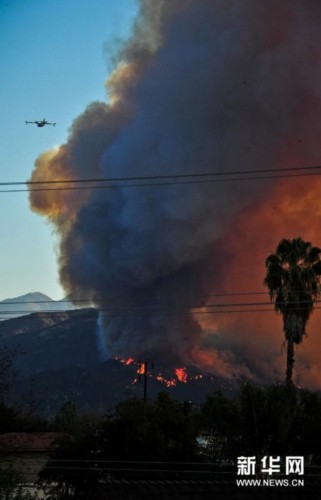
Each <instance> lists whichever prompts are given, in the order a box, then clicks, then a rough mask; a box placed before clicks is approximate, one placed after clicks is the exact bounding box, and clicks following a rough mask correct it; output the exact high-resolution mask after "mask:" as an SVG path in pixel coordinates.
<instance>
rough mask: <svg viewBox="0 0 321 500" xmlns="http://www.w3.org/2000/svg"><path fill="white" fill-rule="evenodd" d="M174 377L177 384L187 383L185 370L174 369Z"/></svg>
mask: <svg viewBox="0 0 321 500" xmlns="http://www.w3.org/2000/svg"><path fill="white" fill-rule="evenodd" d="M175 375H176V377H177V379H178V380H179V382H183V383H184V384H186V382H187V371H186V368H185V367H184V368H175Z"/></svg>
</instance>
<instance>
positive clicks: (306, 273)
mask: <svg viewBox="0 0 321 500" xmlns="http://www.w3.org/2000/svg"><path fill="white" fill-rule="evenodd" d="M265 265H266V268H267V273H266V276H265V279H264V284H265V285H266V286H267V287H268V289H269V292H270V299H271V301H273V300H274V309H275V311H277V312H280V313H281V314H282V317H283V331H284V335H285V340H284V343H283V345H284V346H285V345H286V347H287V360H286V383H287V384H288V385H291V383H292V372H293V366H294V344H300V343H301V342H302V340H303V337H304V336H305V335H306V331H305V328H306V324H307V322H308V320H309V318H310V316H311V313H312V311H313V309H314V304H315V303H316V301H317V299H318V297H319V295H320V275H321V249H320V248H318V247H313V246H312V245H311V243H309V242H306V241H304V240H303V239H302V238H294V239H293V240H288V239H283V240H281V241H280V243H279V244H278V246H277V247H276V250H275V252H274V253H272V254H271V255H269V256H268V257H267V259H266V261H265Z"/></svg>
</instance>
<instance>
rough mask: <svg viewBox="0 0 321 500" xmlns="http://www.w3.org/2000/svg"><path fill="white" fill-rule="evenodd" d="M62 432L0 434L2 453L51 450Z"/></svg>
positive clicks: (0, 450)
mask: <svg viewBox="0 0 321 500" xmlns="http://www.w3.org/2000/svg"><path fill="white" fill-rule="evenodd" d="M60 435H61V434H59V433H57V432H7V433H6V434H0V453H1V452H6V453H7V452H9V451H10V452H13V451H15V452H17V451H49V450H52V449H53V448H54V447H55V441H56V440H57V438H58V437H59V436H60Z"/></svg>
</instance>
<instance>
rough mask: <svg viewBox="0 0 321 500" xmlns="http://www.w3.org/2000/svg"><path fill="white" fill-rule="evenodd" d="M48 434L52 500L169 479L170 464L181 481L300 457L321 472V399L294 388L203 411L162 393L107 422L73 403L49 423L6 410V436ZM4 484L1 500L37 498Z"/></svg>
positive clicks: (44, 477)
mask: <svg viewBox="0 0 321 500" xmlns="http://www.w3.org/2000/svg"><path fill="white" fill-rule="evenodd" d="M41 431H54V432H56V441H55V445H56V446H55V449H54V451H53V452H52V453H51V456H50V457H49V460H48V461H47V463H46V465H45V467H44V468H43V469H42V471H41V473H40V479H39V484H42V487H43V488H45V489H46V490H50V494H51V497H50V498H52V499H55V498H57V499H60V498H61V499H63V498H76V499H79V500H80V499H82V498H87V497H86V496H85V495H86V494H87V493H88V491H89V490H90V488H91V487H92V484H93V482H94V481H96V480H97V478H103V477H110V475H111V474H112V475H113V477H119V478H123V477H127V478H128V477H129V476H130V475H133V474H135V477H145V478H146V474H147V472H148V474H150V475H151V477H155V476H156V475H157V474H158V475H159V474H160V473H162V474H163V475H164V474H167V477H169V476H170V474H171V470H170V468H168V467H166V465H164V464H173V463H175V467H174V469H175V474H176V476H175V477H177V475H178V474H179V472H180V471H181V474H183V472H184V473H185V474H188V476H189V477H191V475H192V474H197V471H198V470H199V469H200V468H201V469H202V466H204V467H203V469H202V470H205V469H206V467H209V465H210V464H214V465H215V464H216V465H219V466H220V467H221V468H222V467H223V468H224V467H225V468H226V470H227V469H228V468H229V467H230V469H231V468H232V469H233V471H234V474H235V473H236V466H235V463H236V459H237V457H238V456H256V457H258V458H260V457H263V456H266V455H269V456H272V455H280V456H287V455H294V456H298V455H299V456H304V457H305V465H306V466H308V465H310V466H318V465H321V398H320V396H319V395H318V394H316V393H313V392H311V391H309V390H302V389H297V388H295V387H294V386H291V387H289V386H288V385H271V386H265V387H261V386H255V385H252V384H245V385H244V386H243V388H242V389H241V391H240V393H239V395H238V396H237V397H235V398H230V397H227V396H226V395H224V394H223V393H222V392H215V393H213V394H211V395H208V396H207V398H206V399H205V401H204V402H203V404H201V405H194V404H193V403H192V402H185V403H180V402H178V401H176V400H175V399H173V398H172V397H170V395H169V394H167V393H165V392H163V393H159V394H158V397H157V398H156V399H155V400H153V401H146V402H144V401H143V400H141V399H138V398H133V399H127V400H124V401H123V402H121V403H120V404H118V405H117V406H116V407H115V408H114V409H113V411H111V412H110V413H108V414H106V415H103V416H97V415H93V414H91V415H81V414H79V413H78V412H77V409H76V407H75V405H74V404H73V403H72V402H67V403H66V404H65V405H64V406H63V407H62V408H61V410H60V411H59V413H58V414H57V415H56V417H55V419H54V420H52V421H50V422H48V421H45V420H41V419H38V418H35V417H34V416H30V415H29V416H28V415H22V414H19V412H18V411H16V410H14V409H12V408H7V407H6V406H5V405H4V404H1V405H0V432H1V434H4V433H8V432H41ZM155 463H159V464H160V463H161V464H162V466H157V467H156V466H155ZM146 464H148V467H147V465H146ZM191 464H193V467H192V468H191ZM2 466H3V464H2ZM2 468H3V467H2ZM147 469H148V471H147ZM166 469H167V470H166ZM8 477H10V481H9V480H8ZM0 481H1V486H0V490H1V491H0V497H1V498H2V499H8V500H11V499H19V498H20V499H27V498H32V497H28V496H26V495H27V494H23V493H22V492H20V493H19V492H18V490H17V489H15V488H16V485H17V482H19V481H18V477H15V476H14V475H12V474H11V475H10V476H9V475H8V474H6V471H4V472H3V473H2V475H1V476H0ZM24 495H25V496H24ZM33 498H35V497H33Z"/></svg>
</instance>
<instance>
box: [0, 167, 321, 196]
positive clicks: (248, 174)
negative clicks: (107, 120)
mask: <svg viewBox="0 0 321 500" xmlns="http://www.w3.org/2000/svg"><path fill="white" fill-rule="evenodd" d="M320 169H321V165H316V166H311V167H307V166H305V167H292V168H279V169H277V168H275V169H261V170H247V171H240V172H237V171H229V172H207V173H194V174H170V175H155V176H137V177H110V178H91V179H90V178H88V179H73V180H71V179H65V180H64V179H57V180H43V181H13V182H0V186H8V187H9V186H22V185H27V186H31V188H29V189H10V190H9V189H6V190H0V193H17V192H39V191H62V190H68V191H74V190H84V189H119V188H131V187H153V186H154V187H155V186H173V185H178V184H200V183H218V182H232V181H245V180H264V179H277V178H284V177H306V176H315V175H320V174H321V171H319V172H316V170H320ZM308 170H313V172H307V171H308ZM293 171H301V172H302V173H295V174H290V173H284V172H293ZM276 172H279V173H281V175H261V174H265V173H272V174H274V173H276ZM253 174H260V175H259V176H257V175H255V176H253ZM230 175H238V176H239V177H232V178H231V177H228V176H230ZM205 177H206V179H204V178H205ZM213 177H214V179H213ZM218 177H226V178H223V179H222V178H218ZM190 178H192V179H193V180H184V179H190ZM200 178H202V179H200ZM173 179H176V180H173ZM196 179H198V180H196ZM142 180H143V181H147V182H144V183H134V182H135V181H142ZM152 180H158V181H162V182H150V181H152ZM166 180H167V181H170V182H164V181H166ZM111 182H120V183H121V184H106V183H111ZM122 182H130V183H129V184H128V183H127V184H122ZM93 183H94V184H93ZM97 183H98V184H100V183H104V185H103V186H99V185H97ZM48 184H49V185H53V184H54V185H57V184H63V185H66V184H89V185H88V186H69V187H68V186H63V187H54V188H51V187H40V188H32V186H39V185H40V186H43V185H48Z"/></svg>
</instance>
